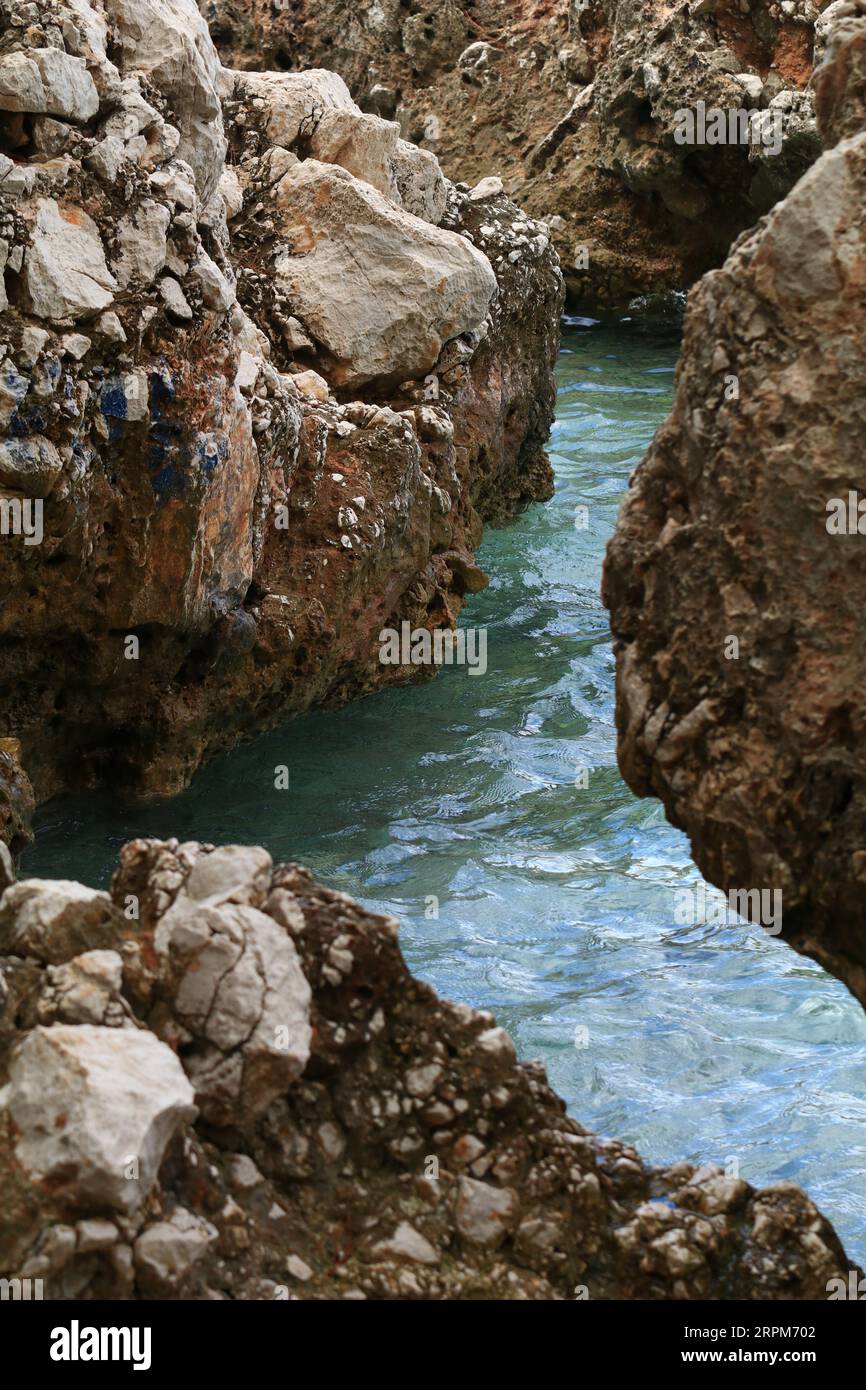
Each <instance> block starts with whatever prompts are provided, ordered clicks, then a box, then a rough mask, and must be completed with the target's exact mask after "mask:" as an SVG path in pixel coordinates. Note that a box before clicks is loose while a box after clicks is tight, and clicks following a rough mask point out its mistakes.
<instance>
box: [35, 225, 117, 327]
mask: <svg viewBox="0 0 866 1390" xmlns="http://www.w3.org/2000/svg"><path fill="white" fill-rule="evenodd" d="M24 284H25V287H26V290H27V294H28V296H29V300H30V305H31V307H32V310H33V313H34V314H36V315H37V316H38V317H39V318H43V319H48V320H49V321H50V322H54V323H65V322H71V321H74V320H77V319H88V318H92V317H93V316H94V315H95V314H98V313H100V312H101V310H103V309H107V308H108V306H109V305H110V304H111V303H112V300H113V298H114V294H113V292H114V290H115V289H116V288H117V282H116V280H115V279H114V276H113V275H112V274H111V271H110V270H109V269H108V264H107V262H106V259H105V248H104V247H103V245H102V239H101V237H100V235H99V228H98V227H97V225H96V223H95V222H94V221H93V219H92V218H91V217H89V216H88V214H87V213H86V212H85V211H84V210H83V209H82V208H80V207H74V206H71V205H69V206H67V205H65V204H60V203H58V202H57V201H56V200H55V199H54V198H43V199H41V200H40V202H39V204H38V206H37V209H36V225H35V227H34V229H33V235H32V240H31V243H30V246H29V248H28V250H27V253H26V255H25V257H24Z"/></svg>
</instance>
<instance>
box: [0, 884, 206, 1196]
mask: <svg viewBox="0 0 866 1390" xmlns="http://www.w3.org/2000/svg"><path fill="white" fill-rule="evenodd" d="M4 896H5V895H4ZM4 1104H5V1107H6V1108H7V1109H8V1111H9V1114H10V1116H11V1118H12V1120H13V1123H14V1125H15V1128H16V1133H17V1137H16V1141H15V1155H16V1159H17V1161H18V1163H20V1164H21V1166H22V1168H23V1169H24V1171H25V1172H26V1174H27V1176H28V1178H29V1180H30V1182H31V1183H34V1184H42V1183H50V1184H51V1185H52V1186H53V1187H54V1189H55V1190H61V1191H64V1192H65V1193H67V1194H68V1199H69V1200H75V1201H77V1202H79V1203H91V1204H92V1205H93V1206H95V1207H97V1208H98V1207H100V1206H101V1207H108V1208H110V1209H112V1210H114V1211H119V1212H133V1211H135V1210H136V1209H137V1208H138V1207H139V1206H140V1205H141V1203H142V1202H143V1201H144V1199H145V1197H146V1196H147V1193H148V1192H149V1190H150V1188H151V1186H152V1185H153V1183H154V1181H155V1179H156V1175H157V1172H158V1169H159V1165H160V1163H161V1161H162V1156H163V1153H164V1152H165V1148H166V1145H167V1143H168V1141H169V1140H170V1138H171V1137H172V1135H173V1134H174V1132H175V1130H176V1129H177V1128H178V1126H179V1125H182V1124H184V1123H187V1122H189V1121H190V1120H191V1119H192V1118H193V1117H194V1115H195V1107H194V1106H193V1104H192V1088H191V1086H190V1084H189V1082H188V1081H187V1079H186V1077H185V1076H184V1074H183V1071H182V1069H181V1066H180V1063H179V1062H178V1060H177V1058H176V1057H175V1056H174V1055H173V1053H172V1052H171V1051H170V1049H169V1048H167V1047H165V1046H164V1044H163V1043H160V1042H158V1041H157V1039H156V1038H154V1037H153V1035H152V1034H151V1033H147V1032H127V1031H125V1030H124V1031H120V1030H118V1029H112V1028H97V1027H93V1026H92V1025H90V1024H81V1025H79V1026H78V1027H70V1026H67V1025H64V1024H57V1025H55V1026H54V1027H52V1028H34V1029H33V1030H32V1031H31V1032H30V1033H28V1034H27V1036H26V1037H25V1038H24V1040H23V1042H22V1044H21V1046H20V1048H19V1049H18V1051H17V1053H16V1055H15V1056H14V1058H13V1060H12V1064H11V1066H10V1069H9V1085H8V1091H7V1093H6V1094H5V1095H4Z"/></svg>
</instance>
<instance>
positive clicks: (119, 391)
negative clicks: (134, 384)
mask: <svg viewBox="0 0 866 1390" xmlns="http://www.w3.org/2000/svg"><path fill="white" fill-rule="evenodd" d="M99 408H100V410H101V411H102V413H103V415H105V416H106V417H107V418H108V419H111V420H125V419H126V417H127V414H128V412H129V402H128V400H127V399H126V392H125V390H124V389H123V382H122V381H120V379H119V378H117V377H114V378H113V379H112V380H110V381H107V382H106V383H105V385H104V386H103V388H102V390H101V391H100V393H99Z"/></svg>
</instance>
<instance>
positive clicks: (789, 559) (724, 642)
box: [605, 3, 866, 1003]
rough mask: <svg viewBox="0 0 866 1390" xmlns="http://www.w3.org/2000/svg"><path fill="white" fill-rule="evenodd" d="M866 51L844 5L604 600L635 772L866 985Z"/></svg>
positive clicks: (689, 348) (709, 861)
mask: <svg viewBox="0 0 866 1390" xmlns="http://www.w3.org/2000/svg"><path fill="white" fill-rule="evenodd" d="M864 54H866V7H864V6H863V5H862V4H859V3H858V4H853V5H843V6H840V7H838V9H837V10H836V24H835V27H833V28H832V30H831V31H830V35H829V47H828V49H827V55H826V59H825V63H824V65H823V66H822V67H821V69H820V70H819V72H818V73H817V75H816V106H817V112H818V119H819V123H820V127H821V131H822V135H823V137H824V139H825V141H826V143H827V146H828V148H827V151H826V153H825V154H824V155H823V156H822V157H821V159H820V160H819V161H818V163H817V164H815V165H814V167H813V168H812V169H811V170H810V171H809V173H808V174H807V175H806V176H805V177H804V178H803V179H802V180H801V182H800V183H799V184H798V185H797V187H796V188H795V189H794V191H793V192H792V193H791V194H790V195H789V196H788V197H787V198H786V199H785V201H784V202H783V203H781V204H780V205H779V206H778V207H777V208H776V209H775V210H774V211H773V212H772V213H771V214H770V215H769V217H767V218H766V219H765V220H764V221H763V222H762V223H761V224H760V225H759V227H758V228H756V230H755V231H754V232H753V233H751V234H750V235H749V236H747V237H745V238H743V239H742V240H741V241H740V242H739V244H738V246H737V247H736V249H735V250H734V252H733V253H732V254H731V256H730V258H729V259H728V261H727V262H726V264H725V266H724V268H723V269H722V270H720V271H718V272H716V273H713V274H710V275H708V276H707V277H706V278H705V279H704V280H703V281H702V282H701V284H700V285H699V286H698V288H697V289H696V290H695V291H694V292H693V294H692V297H691V302H690V307H689V312H688V315H687V318H686V333H685V342H684V348H683V355H682V360H681V365H680V369H679V375H678V380H677V391H676V399H675V404H674V410H673V414H672V415H671V417H670V418H669V420H668V421H667V423H666V424H665V425H664V426H663V427H662V428H661V430H660V431H659V432H658V434H657V436H656V439H655V441H654V443H653V445H652V447H651V449H650V451H649V453H648V455H647V456H646V458H645V459H644V461H643V462H642V464H641V465H640V466H639V468H638V469H637V472H636V474H635V476H634V478H633V479H632V485H631V488H630V491H629V494H628V497H627V499H626V501H625V503H624V505H623V508H622V511H621V513H620V518H619V524H618V527H617V531H616V534H615V536H614V538H613V540H612V542H611V545H610V548H609V551H608V556H607V567H606V579H605V597H606V602H607V604H608V606H609V608H610V610H611V625H612V627H613V631H614V634H615V637H616V656H617V727H618V732H619V759H620V766H621V768H622V771H623V775H624V776H625V778H626V780H627V781H628V782H629V784H630V785H631V787H632V788H633V789H634V791H636V792H637V793H638V794H639V795H643V796H646V795H656V796H660V797H661V798H662V799H663V801H664V804H665V809H666V811H667V814H668V817H669V819H670V820H671V821H673V823H674V824H676V825H679V826H682V827H683V828H684V829H685V830H686V831H687V832H688V834H689V835H690V837H691V841H692V851H693V854H694V857H695V859H696V861H697V863H698V865H699V866H700V868H701V870H702V872H703V873H704V874H705V875H706V877H707V878H709V879H710V880H711V881H712V882H713V883H715V884H717V885H718V886H719V887H721V888H723V889H724V890H726V891H731V890H737V889H741V890H754V889H765V888H766V889H778V890H781V892H782V904H783V925H782V931H783V935H784V936H785V938H786V939H787V940H788V941H790V942H791V944H792V945H794V946H795V947H796V948H797V949H798V950H801V951H804V952H806V953H807V954H808V955H811V956H813V957H814V958H815V959H816V960H818V961H819V962H820V963H821V964H822V965H823V966H824V967H825V968H826V969H828V970H829V971H831V972H832V973H834V974H836V975H838V976H839V977H840V978H841V979H843V980H844V981H845V982H846V983H847V984H848V986H849V987H850V989H851V990H852V991H853V993H854V994H855V995H856V996H857V998H858V999H860V1001H861V1002H863V1003H866V937H864V933H863V906H862V896H863V881H864V873H866V753H864V747H866V743H864V730H866V705H864V698H863V689H864V677H866V669H864V660H866V656H864V654H866V619H864V602H863V595H864V591H866V555H864V551H863V546H864V544H866V542H864V539H863V533H864V531H866V522H863V521H862V520H861V516H862V511H864V510H866V507H864V506H863V503H862V502H860V503H859V506H860V511H858V498H859V495H860V491H862V489H863V484H864V464H863V457H862V441H863V437H864V399H866V289H864V284H866V197H864V188H866V183H864V171H866V131H864V92H866V61H864ZM834 499H835V500H834Z"/></svg>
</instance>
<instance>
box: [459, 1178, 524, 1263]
mask: <svg viewBox="0 0 866 1390" xmlns="http://www.w3.org/2000/svg"><path fill="white" fill-rule="evenodd" d="M516 1211H517V1201H516V1198H515V1195H514V1193H513V1192H509V1191H508V1189H507V1188H499V1187H492V1186H491V1185H490V1184H489V1183H486V1182H476V1180H475V1179H474V1178H461V1179H460V1181H459V1185H458V1191H457V1206H456V1212H455V1219H456V1224H457V1229H458V1231H459V1232H460V1234H461V1236H462V1237H463V1239H464V1240H465V1241H467V1242H468V1243H469V1244H470V1245H476V1246H481V1247H483V1248H484V1249H485V1250H495V1249H496V1247H497V1246H498V1245H501V1244H502V1241H503V1240H504V1239H505V1235H506V1233H507V1230H508V1226H509V1223H510V1222H511V1220H512V1218H513V1217H514V1214H515V1213H516Z"/></svg>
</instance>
